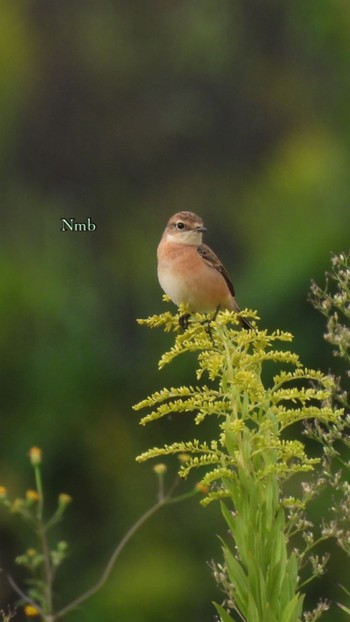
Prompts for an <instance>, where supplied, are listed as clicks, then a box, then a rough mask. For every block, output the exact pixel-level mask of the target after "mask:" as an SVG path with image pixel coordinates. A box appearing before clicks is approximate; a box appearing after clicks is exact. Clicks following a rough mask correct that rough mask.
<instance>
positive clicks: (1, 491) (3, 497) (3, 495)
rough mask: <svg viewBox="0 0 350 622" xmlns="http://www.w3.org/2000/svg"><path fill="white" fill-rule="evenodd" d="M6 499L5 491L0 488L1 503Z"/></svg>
mask: <svg viewBox="0 0 350 622" xmlns="http://www.w3.org/2000/svg"><path fill="white" fill-rule="evenodd" d="M6 497H7V490H6V488H5V486H0V501H3V499H6Z"/></svg>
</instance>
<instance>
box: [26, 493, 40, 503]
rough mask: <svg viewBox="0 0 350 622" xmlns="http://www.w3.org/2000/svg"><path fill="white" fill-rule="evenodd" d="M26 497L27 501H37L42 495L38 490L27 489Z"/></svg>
mask: <svg viewBox="0 0 350 622" xmlns="http://www.w3.org/2000/svg"><path fill="white" fill-rule="evenodd" d="M26 499H27V501H30V503H35V502H36V501H39V499H40V496H39V494H38V493H37V491H36V490H27V492H26Z"/></svg>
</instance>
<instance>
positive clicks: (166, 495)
mask: <svg viewBox="0 0 350 622" xmlns="http://www.w3.org/2000/svg"><path fill="white" fill-rule="evenodd" d="M29 459H30V462H31V465H32V467H33V468H34V476H35V488H33V489H30V490H27V491H26V493H25V495H24V498H17V499H14V500H11V498H10V495H9V493H8V491H7V489H6V488H5V486H0V505H2V506H3V507H5V508H7V509H8V510H9V511H10V512H11V513H14V514H17V515H19V516H20V517H21V518H22V519H23V521H24V522H25V523H26V524H27V525H28V526H29V527H30V528H31V529H32V531H33V532H34V533H35V535H36V539H37V547H36V548H33V547H31V548H28V549H27V550H26V551H25V553H24V554H22V555H19V556H17V557H16V559H15V562H16V564H17V565H19V566H22V567H23V568H25V569H26V571H27V580H26V585H25V587H20V586H19V584H18V583H17V581H15V579H14V578H13V577H12V576H10V575H8V574H7V579H8V581H9V583H10V585H11V586H12V588H13V589H14V591H15V593H16V594H17V596H18V598H19V600H18V607H20V608H21V609H23V612H24V614H25V616H26V618H27V619H33V620H41V621H42V622H56V620H61V619H63V618H65V617H66V616H67V615H68V614H69V613H71V612H72V611H73V610H75V609H76V608H77V607H78V606H80V605H82V603H84V602H85V601H87V600H88V599H90V598H91V597H92V596H94V594H96V593H97V592H98V591H99V590H101V589H102V588H103V586H104V585H105V584H106V582H107V580H108V579H109V577H110V575H111V572H112V570H113V569H114V567H115V564H116V562H117V560H118V558H119V555H120V553H121V552H122V550H123V549H124V548H125V546H126V544H127V543H128V542H129V541H130V540H131V538H132V537H133V536H134V534H135V533H136V532H137V531H138V530H139V529H140V527H142V525H144V523H145V522H146V521H147V520H148V519H149V518H150V517H151V516H153V514H155V513H156V512H157V511H158V510H159V509H160V508H161V507H163V506H164V505H167V504H170V503H178V502H179V501H183V500H184V499H187V498H189V497H191V496H193V495H195V494H197V493H198V492H201V491H200V490H199V489H198V488H197V487H194V488H193V489H192V490H190V491H189V492H186V493H183V494H181V495H178V496H174V495H173V492H174V489H175V487H176V485H177V483H178V478H177V479H176V480H175V481H174V483H173V484H172V485H171V487H170V488H169V490H168V491H165V490H164V477H165V473H166V471H167V467H166V465H165V464H161V463H160V464H156V465H155V466H154V468H153V470H154V472H155V474H156V476H157V480H158V494H157V500H156V502H155V503H154V504H153V505H152V506H151V507H150V508H149V509H148V510H147V511H146V512H145V513H144V514H142V516H140V518H139V519H138V520H137V521H136V522H135V523H134V524H133V525H132V526H131V527H130V529H129V530H128V531H127V533H126V534H125V535H124V537H123V538H122V539H121V540H120V542H119V543H118V544H117V546H116V547H115V549H114V550H113V552H112V554H111V556H110V558H109V560H108V561H107V563H106V565H105V567H104V569H103V572H102V574H101V576H100V577H99V579H98V580H97V581H96V583H95V584H94V585H93V586H92V587H91V588H90V589H88V590H87V591H85V592H83V593H82V594H80V595H79V596H77V597H76V598H74V599H73V600H72V601H71V602H69V603H68V604H66V605H63V606H61V607H60V608H58V607H57V605H56V601H57V600H58V599H57V594H55V590H54V584H55V578H56V574H57V570H58V569H59V568H60V566H61V565H62V563H63V562H64V561H65V560H66V558H67V556H68V552H69V547H68V544H67V542H65V541H59V542H57V543H56V544H55V545H54V546H52V544H51V542H50V540H51V531H52V528H54V527H55V525H57V523H58V522H59V521H60V520H61V518H62V515H63V513H64V512H65V510H66V508H67V507H68V506H69V505H70V503H71V501H72V498H71V497H70V495H68V494H66V493H60V494H59V495H58V499H57V507H56V510H55V511H54V513H53V514H52V515H51V516H50V517H46V507H45V495H44V489H43V482H42V450H41V449H40V448H39V447H32V448H31V449H30V450H29ZM180 460H181V457H180ZM5 573H6V570H5V572H4V574H5ZM59 600H63V599H62V598H60V599H59ZM16 614H17V609H16V608H15V609H11V608H9V609H8V610H7V611H5V610H2V611H0V619H1V622H9V621H10V620H12V619H13V618H15V617H16Z"/></svg>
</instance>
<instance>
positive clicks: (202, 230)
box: [196, 226, 207, 233]
mask: <svg viewBox="0 0 350 622" xmlns="http://www.w3.org/2000/svg"><path fill="white" fill-rule="evenodd" d="M206 230H207V228H206V227H203V226H199V227H196V231H199V232H200V233H205V232H206Z"/></svg>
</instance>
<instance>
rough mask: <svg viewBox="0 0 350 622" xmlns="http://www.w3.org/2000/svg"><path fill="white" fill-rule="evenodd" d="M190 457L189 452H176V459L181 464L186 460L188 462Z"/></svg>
mask: <svg viewBox="0 0 350 622" xmlns="http://www.w3.org/2000/svg"><path fill="white" fill-rule="evenodd" d="M190 458H191V456H190V454H178V455H177V459H178V461H179V462H181V464H186V462H188V461H189V460H190Z"/></svg>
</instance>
